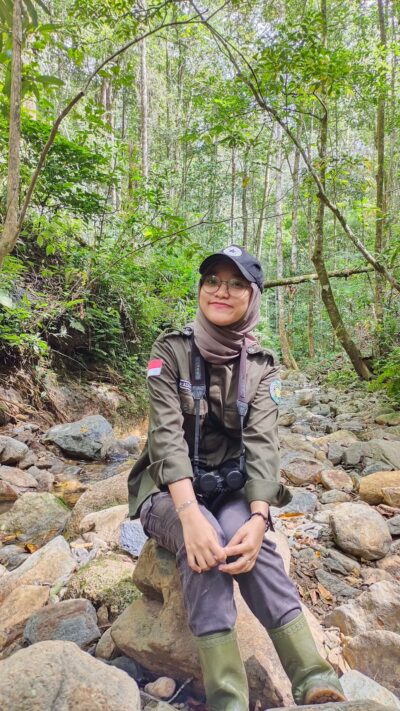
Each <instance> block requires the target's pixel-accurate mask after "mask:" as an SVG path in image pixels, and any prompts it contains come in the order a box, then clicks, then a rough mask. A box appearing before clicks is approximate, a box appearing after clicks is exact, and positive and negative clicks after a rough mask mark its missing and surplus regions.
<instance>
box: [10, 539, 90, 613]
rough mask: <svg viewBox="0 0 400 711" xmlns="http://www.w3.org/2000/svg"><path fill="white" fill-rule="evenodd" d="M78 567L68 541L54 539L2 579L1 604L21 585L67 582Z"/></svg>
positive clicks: (48, 584)
mask: <svg viewBox="0 0 400 711" xmlns="http://www.w3.org/2000/svg"><path fill="white" fill-rule="evenodd" d="M75 567H76V562H75V560H74V558H73V557H72V555H71V551H70V548H69V545H68V543H67V541H66V540H65V539H64V538H63V537H62V536H57V538H53V540H52V541H49V543H46V545H45V546H43V547H42V548H39V550H37V551H36V552H35V553H32V554H31V555H30V556H29V558H27V559H26V560H25V561H24V562H23V563H22V565H20V566H19V567H18V568H16V569H15V570H13V571H12V572H11V573H9V574H8V575H6V576H3V577H2V578H0V602H2V601H3V600H4V599H5V598H6V597H7V595H9V594H10V592H12V591H13V590H14V589H15V588H16V587H19V586H21V585H43V586H45V587H47V588H48V587H50V586H52V585H54V584H55V583H56V582H58V581H59V580H65V579H66V578H68V577H69V576H70V574H71V573H72V571H73V570H74V569H75Z"/></svg>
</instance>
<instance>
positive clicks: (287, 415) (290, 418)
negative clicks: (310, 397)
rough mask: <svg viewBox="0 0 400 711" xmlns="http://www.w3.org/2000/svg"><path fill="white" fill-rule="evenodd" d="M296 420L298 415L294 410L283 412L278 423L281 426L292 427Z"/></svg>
mask: <svg viewBox="0 0 400 711" xmlns="http://www.w3.org/2000/svg"><path fill="white" fill-rule="evenodd" d="M295 421H296V415H295V413H294V412H281V413H280V414H279V418H278V425H279V426H280V427H290V425H292V424H293V423H294V422H295Z"/></svg>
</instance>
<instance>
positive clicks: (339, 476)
mask: <svg viewBox="0 0 400 711" xmlns="http://www.w3.org/2000/svg"><path fill="white" fill-rule="evenodd" d="M320 479H321V484H323V486H324V487H325V489H338V490H339V491H346V492H349V491H353V481H352V479H351V477H350V476H349V475H348V474H346V472H344V471H343V469H323V471H321V475H320Z"/></svg>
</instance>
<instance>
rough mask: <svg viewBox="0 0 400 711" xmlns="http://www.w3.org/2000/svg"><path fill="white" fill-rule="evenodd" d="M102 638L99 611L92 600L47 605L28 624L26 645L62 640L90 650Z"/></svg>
mask: <svg viewBox="0 0 400 711" xmlns="http://www.w3.org/2000/svg"><path fill="white" fill-rule="evenodd" d="M99 637H100V630H99V628H98V627H97V616H96V610H95V609H94V607H93V605H92V603H91V602H89V600H80V599H78V600H63V601H62V602H56V603H55V604H52V605H47V607H45V608H44V609H43V610H40V611H39V612H36V613H35V614H34V615H32V617H30V619H29V620H28V622H27V624H26V627H25V630H24V641H25V642H27V643H28V644H35V643H36V642H44V641H45V640H48V639H60V640H63V641H64V642H68V641H69V642H75V644H77V645H78V647H81V648H82V649H87V648H88V647H89V646H90V645H91V644H93V642H96V640H98V639H99Z"/></svg>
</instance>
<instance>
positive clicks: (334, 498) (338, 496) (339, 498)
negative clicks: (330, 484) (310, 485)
mask: <svg viewBox="0 0 400 711" xmlns="http://www.w3.org/2000/svg"><path fill="white" fill-rule="evenodd" d="M345 501H351V496H350V494H346V492H345V491H338V490H337V489H331V490H330V491H324V493H323V494H322V495H321V504H342V503H344V502H345Z"/></svg>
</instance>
